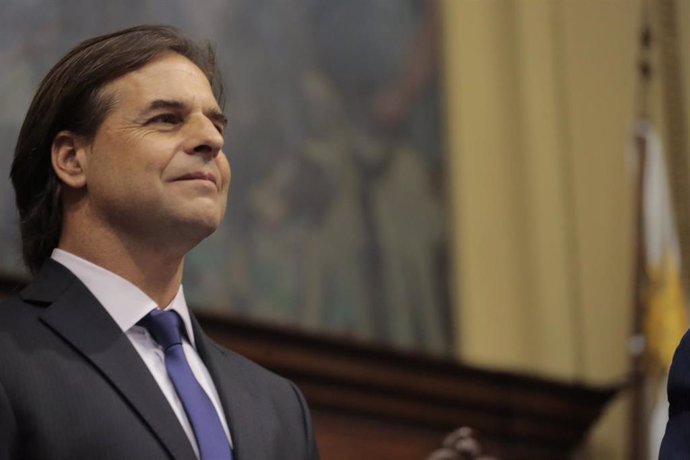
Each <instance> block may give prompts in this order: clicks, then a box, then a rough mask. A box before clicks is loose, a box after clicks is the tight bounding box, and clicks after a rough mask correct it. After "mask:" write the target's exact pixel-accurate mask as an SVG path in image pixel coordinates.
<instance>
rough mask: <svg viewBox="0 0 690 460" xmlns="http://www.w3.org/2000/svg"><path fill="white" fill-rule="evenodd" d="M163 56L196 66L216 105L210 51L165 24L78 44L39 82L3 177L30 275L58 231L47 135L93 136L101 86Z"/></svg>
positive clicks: (103, 104)
mask: <svg viewBox="0 0 690 460" xmlns="http://www.w3.org/2000/svg"><path fill="white" fill-rule="evenodd" d="M166 51H174V52H176V53H179V54H181V55H182V56H184V57H186V58H187V59H189V60H190V61H192V62H193V63H194V64H196V65H197V66H198V67H199V68H200V69H201V70H202V71H203V72H204V74H205V75H206V77H207V78H208V80H209V82H210V83H211V88H212V89H213V93H214V95H215V97H216V99H217V100H218V103H219V104H221V106H222V104H223V87H222V81H221V76H220V72H219V70H218V68H217V66H216V62H215V56H214V53H213V50H212V49H211V46H210V45H209V44H208V43H207V42H204V43H196V42H194V41H192V40H190V39H189V38H188V37H186V36H185V35H183V34H182V33H181V32H180V31H179V30H177V29H175V28H173V27H170V26H152V25H141V26H137V27H132V28H129V29H125V30H121V31H118V32H114V33H111V34H107V35H101V36H99V37H95V38H91V39H88V40H85V41H83V42H81V43H80V44H79V45H77V46H76V47H75V48H74V49H72V50H71V51H70V52H69V53H67V55H65V56H64V57H63V58H62V59H60V61H59V62H58V63H57V64H55V66H53V68H52V69H51V70H50V71H49V72H48V74H47V75H46V77H45V78H44V79H43V81H42V82H41V85H40V86H39V88H38V91H37V92H36V95H35V96H34V99H33V101H32V102H31V106H30V107H29V111H28V112H27V114H26V118H25V119H24V124H23V125H22V128H21V131H20V132H19V137H18V139H17V145H16V147H15V150H14V161H13V162H12V169H11V172H10V177H11V179H12V185H13V186H14V189H15V193H16V201H17V208H18V210H19V218H20V233H21V237H22V255H23V257H24V262H25V263H26V265H27V267H28V268H29V270H31V272H36V271H37V270H38V269H39V268H40V267H41V265H42V264H43V262H44V261H45V260H46V259H47V258H48V257H50V253H51V251H52V250H53V249H54V248H55V247H56V246H57V244H58V241H59V238H60V233H61V232H62V203H61V187H62V186H61V182H60V180H59V179H58V178H57V176H56V175H55V172H54V171H53V167H52V164H51V147H52V144H53V140H54V138H55V136H56V135H57V133H58V132H60V131H63V130H68V131H72V132H73V133H75V134H78V135H81V136H84V137H86V138H87V139H89V138H93V136H94V135H95V134H96V131H97V130H98V128H99V126H100V125H101V123H102V122H103V120H104V119H105V116H106V115H107V114H108V112H109V110H110V109H111V108H112V106H113V103H114V101H113V100H112V98H106V97H103V96H102V94H101V89H102V88H103V86H105V85H106V84H107V83H109V82H111V81H113V80H115V79H117V78H118V77H121V76H123V75H125V74H126V73H129V72H132V71H134V70H137V69H139V68H141V67H143V66H145V65H146V64H147V63H148V62H150V61H151V60H153V59H154V58H155V57H157V56H158V55H160V54H161V53H164V52H166Z"/></svg>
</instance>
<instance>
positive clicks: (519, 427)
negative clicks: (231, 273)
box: [197, 312, 619, 459]
mask: <svg viewBox="0 0 690 460" xmlns="http://www.w3.org/2000/svg"><path fill="white" fill-rule="evenodd" d="M197 316H198V317H199V319H200V322H201V324H202V326H203V328H204V330H205V331H206V332H207V333H208V334H209V335H211V336H212V337H213V338H214V339H215V340H217V341H218V342H220V343H222V344H223V345H225V346H227V347H228V348H231V349H233V350H235V351H237V352H239V353H242V354H243V355H245V356H247V357H248V358H250V359H252V360H254V361H256V362H258V363H260V364H262V365H264V366H265V367H267V368H269V369H272V370H274V371H276V372H278V373H279V374H281V375H284V376H286V377H288V378H290V379H292V380H294V381H295V382H296V383H297V384H298V386H299V387H300V388H301V389H302V390H303V391H304V393H305V396H306V398H307V400H308V401H309V404H310V406H311V408H312V410H313V411H314V412H316V413H317V414H328V415H329V416H331V417H332V416H335V415H337V416H339V417H341V418H342V419H343V420H346V421H347V422H344V423H364V422H366V423H371V422H376V423H378V424H379V425H380V426H383V425H385V424H388V425H389V426H395V427H398V428H401V429H403V428H404V429H405V430H408V431H409V430H415V429H418V430H423V431H425V432H427V434H428V435H430V434H431V433H436V435H437V436H438V438H437V442H438V443H440V442H441V440H442V439H443V435H444V434H447V433H448V432H450V431H452V430H453V429H455V428H458V427H460V426H470V427H472V428H474V429H475V430H477V431H478V432H479V433H480V434H481V435H482V438H483V440H484V443H485V444H486V445H487V446H491V448H492V449H493V452H496V455H501V456H502V457H503V458H530V459H539V458H544V459H547V458H548V459H557V458H570V456H571V455H572V452H573V451H574V449H575V448H576V447H577V446H578V444H579V443H580V442H581V441H582V440H583V438H584V436H585V434H586V433H587V431H588V429H589V427H590V426H591V425H592V423H593V422H594V421H595V420H596V419H597V417H598V416H599V414H600V413H601V411H602V409H603V408H604V406H605V404H606V403H607V402H608V401H609V400H610V399H611V398H612V396H613V395H614V394H615V393H616V392H617V391H618V389H619V386H610V387H604V388H593V387H589V386H585V385H580V384H569V383H562V382H556V381H551V380H548V379H543V378H536V377H528V376H523V375H517V374H514V373H509V372H500V371H490V370H485V369H479V368H475V367H470V366H465V365H462V364H460V363H458V362H457V361H455V360H452V359H450V358H443V357H434V356H426V355H423V354H419V353H415V352H402V351H399V350H395V349H392V348H390V347H387V346H385V345H373V344H364V343H356V342H353V341H351V340H348V339H338V338H334V337H331V336H327V335H325V334H315V333H305V332H299V331H295V330H291V329H287V328H284V327H280V326H275V325H267V324H264V323H256V322H253V321H248V320H243V319H238V318H228V317H225V316H220V315H212V314H209V313H203V312H197ZM316 420H317V422H318V420H319V418H318V417H317V418H316ZM317 430H318V426H317ZM425 439H426V440H427V443H428V441H429V439H428V436H427V437H425ZM433 447H436V446H432V448H431V449H429V450H428V451H427V453H430V452H431V450H433ZM322 450H323V449H322ZM322 454H324V458H327V459H331V458H343V459H345V458H358V459H364V458H369V457H363V456H362V453H361V452H357V451H352V452H350V453H349V456H347V455H345V456H342V457H335V456H333V455H335V454H330V455H325V452H322ZM371 458H372V459H373V458H375V457H371ZM395 458H396V459H398V458H411V459H412V458H418V459H422V458H424V457H419V456H417V457H404V456H403V457H395Z"/></svg>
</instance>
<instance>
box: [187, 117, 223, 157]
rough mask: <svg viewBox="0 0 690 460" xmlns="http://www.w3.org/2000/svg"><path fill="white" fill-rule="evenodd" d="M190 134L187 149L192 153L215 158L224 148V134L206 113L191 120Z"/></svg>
mask: <svg viewBox="0 0 690 460" xmlns="http://www.w3.org/2000/svg"><path fill="white" fill-rule="evenodd" d="M189 131H190V136H189V139H188V141H187V145H186V148H185V151H186V152H187V153H188V154H190V155H204V156H207V157H209V158H215V157H216V156H217V155H218V154H219V153H220V150H221V149H222V148H223V142H224V140H223V135H222V134H221V133H220V131H218V128H217V127H216V125H215V124H214V123H213V122H212V121H211V120H210V119H208V118H207V117H206V116H204V115H200V116H199V117H197V118H196V119H194V120H191V121H190V126H189Z"/></svg>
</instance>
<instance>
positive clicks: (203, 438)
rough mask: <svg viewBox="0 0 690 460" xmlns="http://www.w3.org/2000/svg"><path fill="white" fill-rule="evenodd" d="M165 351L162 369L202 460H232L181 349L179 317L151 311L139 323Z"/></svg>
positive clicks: (216, 418) (213, 412)
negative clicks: (192, 433) (177, 399)
mask: <svg viewBox="0 0 690 460" xmlns="http://www.w3.org/2000/svg"><path fill="white" fill-rule="evenodd" d="M139 324H140V325H142V326H144V327H145V328H146V329H148V331H149V333H150V334H151V336H152V337H153V338H154V340H155V341H156V342H158V344H159V345H160V346H161V347H163V350H164V351H165V368H166V369H167V371H168V376H169V377H170V380H172V382H173V385H174V386H175V390H176V391H177V395H178V396H179V397H180V401H182V406H183V407H184V411H185V412H186V413H187V418H188V419H189V422H190V423H191V425H192V429H193V430H194V436H195V437H196V442H197V445H198V446H199V457H200V458H201V460H232V448H231V447H230V443H229V442H228V438H227V436H226V435H225V431H224V430H223V425H222V424H221V422H220V418H219V416H218V412H217V411H216V409H215V407H213V403H212V402H211V399H210V398H209V397H208V395H207V394H206V392H205V391H204V389H203V388H202V387H201V385H199V382H198V381H197V380H196V378H195V377H194V373H193V372H192V369H191V368H190V367H189V363H188V362H187V358H185V355H184V351H183V350H182V331H183V327H182V319H181V318H180V316H179V315H178V314H177V312H175V311H172V310H170V311H168V310H153V311H152V312H151V313H149V314H148V315H147V316H146V317H144V319H142V320H141V321H140V322H139Z"/></svg>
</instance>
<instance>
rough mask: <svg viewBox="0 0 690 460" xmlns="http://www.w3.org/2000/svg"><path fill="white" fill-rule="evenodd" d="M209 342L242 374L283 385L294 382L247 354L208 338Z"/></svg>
mask: <svg viewBox="0 0 690 460" xmlns="http://www.w3.org/2000/svg"><path fill="white" fill-rule="evenodd" d="M207 343H208V344H209V346H210V347H213V348H214V349H215V350H216V351H217V352H218V353H220V354H221V355H222V356H223V357H224V358H225V359H226V360H228V364H229V365H230V366H232V368H233V370H234V371H239V372H241V374H242V375H247V376H251V377H252V378H253V379H257V378H258V379H259V380H260V381H261V380H266V381H270V382H276V383H277V382H280V383H281V384H283V385H291V384H292V382H290V381H289V380H288V379H286V378H285V377H282V376H280V375H278V374H276V373H275V372H273V371H271V370H269V369H267V368H265V367H263V366H262V365H260V364H258V363H256V362H255V361H252V360H251V359H249V358H247V357H246V356H243V355H241V354H239V353H237V352H235V351H233V350H231V349H229V348H227V347H224V346H222V345H220V344H219V343H217V342H215V341H214V340H211V339H207Z"/></svg>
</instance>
